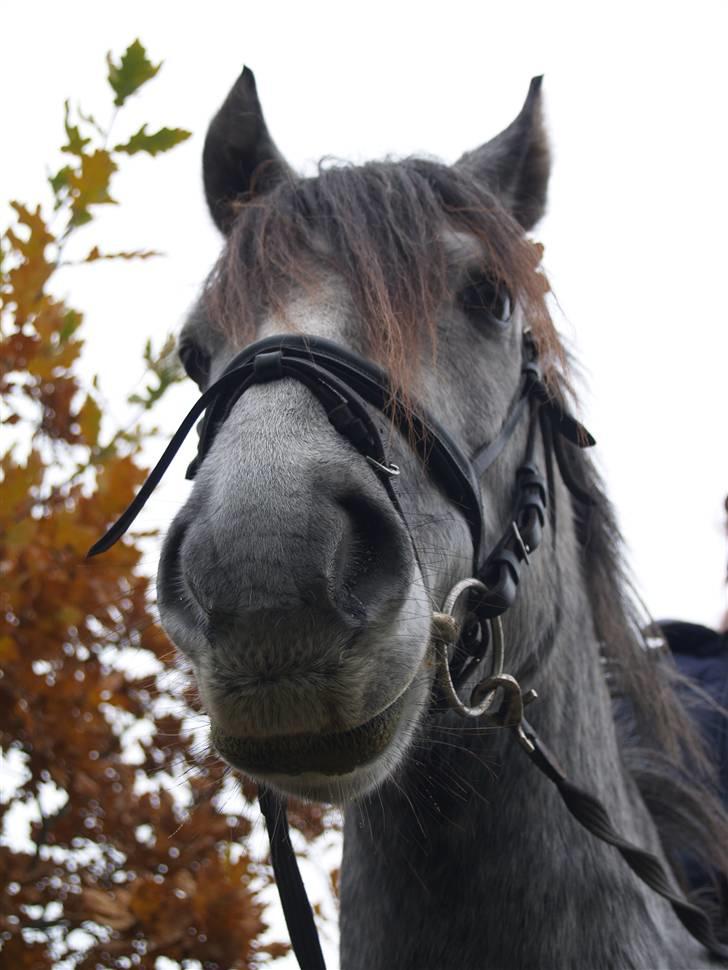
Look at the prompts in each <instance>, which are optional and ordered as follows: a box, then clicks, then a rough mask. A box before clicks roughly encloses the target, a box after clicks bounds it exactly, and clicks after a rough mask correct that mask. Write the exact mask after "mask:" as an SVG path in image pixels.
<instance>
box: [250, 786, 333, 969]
mask: <svg viewBox="0 0 728 970" xmlns="http://www.w3.org/2000/svg"><path fill="white" fill-rule="evenodd" d="M258 801H259V802H260V808H261V811H262V812H263V815H264V816H265V825H266V828H267V829H268V838H269V839H270V856H271V861H272V863H273V873H274V875H275V877H276V885H277V886H278V894H279V896H280V897H281V905H282V906H283V915H284V916H285V918H286V926H287V927H288V935H289V936H290V938H291V945H292V947H293V952H294V953H295V954H296V959H297V960H298V965H299V966H300V968H301V970H326V962H325V961H324V955H323V953H322V952H321V944H320V942H319V938H318V932H317V931H316V923H315V922H314V918H313V910H312V909H311V904H310V903H309V901H308V896H307V895H306V887H305V886H304V885H303V879H301V873H300V872H299V870H298V862H297V861H296V853H295V852H294V851H293V846H292V845H291V836H290V833H289V831H288V813H287V811H286V803H285V801H283V799H281V798H279V797H278V795H275V794H274V793H273V792H272V791H271V790H270V788H265V787H264V786H263V785H259V786H258Z"/></svg>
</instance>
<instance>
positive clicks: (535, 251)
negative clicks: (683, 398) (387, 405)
mask: <svg viewBox="0 0 728 970" xmlns="http://www.w3.org/2000/svg"><path fill="white" fill-rule="evenodd" d="M449 230H451V231H455V232H457V233H467V234H469V235H470V236H472V237H474V238H475V239H476V241H477V243H478V245H479V247H480V250H481V252H482V264H481V265H480V266H479V268H480V269H481V270H482V271H484V272H487V273H488V274H489V275H490V276H491V277H492V278H493V279H494V280H495V281H497V282H498V283H500V284H503V285H504V286H505V287H506V288H507V290H508V291H509V292H510V293H511V294H512V295H513V296H514V297H515V299H516V300H517V301H518V303H519V305H520V306H521V308H522V310H523V313H524V316H525V321H526V323H527V325H529V326H530V327H531V329H532V331H533V334H534V337H535V339H536V341H537V343H538V345H539V348H540V351H541V356H542V359H543V360H544V362H545V364H546V369H547V373H548V377H549V380H550V382H551V383H552V385H553V387H554V389H555V390H556V389H557V388H558V387H559V386H560V385H561V384H562V383H563V375H564V373H565V370H566V368H565V355H564V352H563V349H562V346H561V343H560V341H559V338H558V335H557V333H556V329H555V327H554V325H553V322H552V320H551V316H550V314H549V310H548V307H547V304H546V294H547V292H548V284H547V282H546V278H545V276H544V274H543V272H542V271H541V270H540V268H539V263H540V258H541V252H542V250H541V247H540V246H537V245H535V244H534V243H532V242H531V241H530V240H528V239H527V238H526V237H525V236H524V234H523V230H522V229H521V228H520V227H519V225H518V224H517V222H516V221H515V220H514V219H513V218H512V217H511V216H510V215H509V213H508V212H507V210H506V209H505V208H504V207H503V206H502V205H501V203H500V202H499V201H498V199H497V198H496V197H495V196H494V195H493V194H492V193H491V192H490V191H488V189H487V188H486V187H485V186H483V185H482V184H480V183H479V182H478V181H477V180H475V179H474V178H473V177H472V175H470V174H468V173H467V172H465V171H461V170H458V169H457V168H451V167H448V166H445V165H442V164H438V163H436V162H433V161H428V160H423V159H414V158H413V159H406V160H403V161H399V162H391V161H384V162H372V163H368V164H366V165H362V166H347V165H341V166H336V167H325V166H323V165H322V166H320V168H319V172H318V175H317V176H316V177H314V178H307V179H297V180H289V181H283V182H281V183H279V184H278V185H277V186H276V187H275V188H274V189H272V190H271V191H269V192H268V193H266V194H263V195H260V196H255V195H253V196H251V197H250V198H249V199H247V200H243V201H242V202H241V203H240V204H239V206H238V214H237V217H236V219H235V222H234V224H233V227H232V230H231V234H230V236H229V239H228V242H227V245H226V247H225V249H224V250H223V253H222V255H221V257H220V260H219V261H218V263H217V265H216V267H215V268H214V270H213V272H212V274H211V276H210V278H209V281H208V287H207V291H206V304H207V311H208V313H209V316H210V318H211V322H212V323H213V325H214V326H216V327H218V328H220V329H221V330H222V331H223V332H224V333H225V334H226V336H227V337H228V338H233V339H234V340H235V341H236V342H237V343H240V344H244V343H246V342H248V341H249V340H251V339H252V338H253V335H254V332H255V326H256V320H257V319H258V317H259V315H260V314H261V312H263V311H267V312H272V313H273V314H274V315H275V316H276V317H278V318H279V319H280V320H281V323H282V325H283V326H285V325H286V303H287V300H288V298H289V295H290V289H291V287H295V288H300V289H302V290H303V291H305V292H308V293H312V292H315V291H316V290H317V287H318V285H319V282H320V279H321V274H322V270H324V271H325V270H328V271H332V272H334V273H336V274H337V275H338V276H339V277H341V279H342V280H343V281H344V283H345V284H346V286H347V287H348V289H349V292H350V295H351V299H352V302H353V305H354V309H355V311H356V313H357V315H358V317H359V319H360V320H361V324H362V328H363V331H364V338H365V345H366V347H365V349H366V352H367V353H368V354H369V355H370V356H371V357H372V358H373V359H374V360H376V361H377V362H378V363H379V364H381V365H382V366H383V367H384V368H385V369H386V370H387V371H388V373H389V374H390V377H391V379H392V383H393V386H394V387H395V388H396V389H397V390H398V391H399V392H400V393H402V394H403V396H404V397H405V399H407V398H408V397H410V396H411V395H412V394H413V393H414V392H415V391H416V379H417V373H418V366H417V362H418V360H419V359H420V352H421V351H423V350H424V351H425V352H429V353H430V354H434V353H435V352H436V348H437V315H438V310H439V309H440V308H441V306H442V303H443V301H444V300H446V299H447V298H448V297H452V296H453V294H452V292H451V286H452V277H451V275H450V274H449V273H448V262H449V257H448V249H447V245H446V235H447V233H448V231H449ZM558 375H561V377H559V376H558Z"/></svg>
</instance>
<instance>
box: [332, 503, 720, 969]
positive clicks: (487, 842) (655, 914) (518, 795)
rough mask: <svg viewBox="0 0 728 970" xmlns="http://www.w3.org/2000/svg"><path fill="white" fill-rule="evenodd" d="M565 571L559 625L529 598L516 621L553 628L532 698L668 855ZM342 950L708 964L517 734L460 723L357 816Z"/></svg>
mask: <svg viewBox="0 0 728 970" xmlns="http://www.w3.org/2000/svg"><path fill="white" fill-rule="evenodd" d="M562 518H563V517H562ZM563 542H566V543H567V544H568V542H569V539H568V536H567V537H566V538H565V539H560V544H561V543H563ZM561 561H562V566H561V573H562V574H561V575H560V576H557V578H556V582H555V583H554V589H556V587H558V589H560V590H561V593H556V594H555V600H554V602H555V607H554V611H553V613H552V615H551V622H550V623H549V624H546V625H543V624H542V620H543V615H542V616H541V617H539V618H538V624H536V623H535V622H534V619H533V616H532V615H531V614H529V610H528V606H527V602H526V601H527V596H526V597H524V596H523V593H524V592H527V591H523V590H522V592H521V599H522V602H521V604H520V605H519V608H518V612H514V615H513V617H510V618H509V621H508V623H507V624H506V636H507V637H508V633H509V628H510V632H511V634H512V635H519V636H520V635H523V634H524V631H525V630H527V629H528V628H529V626H530V627H531V628H532V629H531V636H533V637H537V636H538V632H537V629H536V628H535V627H536V625H538V626H541V628H542V629H544V628H550V635H549V637H548V638H547V639H548V642H546V641H542V642H540V643H539V644H538V646H539V651H538V652H539V654H540V656H541V657H542V658H545V659H543V660H542V662H541V663H540V665H539V666H538V667H537V669H536V671H535V672H534V676H533V682H532V683H531V682H528V683H526V684H525V685H524V686H527V687H530V686H533V687H536V688H537V689H538V693H539V697H540V699H539V700H538V701H537V702H536V703H534V705H533V706H532V707H530V708H529V720H530V721H531V722H532V723H533V725H534V727H535V728H536V730H537V731H538V732H539V734H540V735H541V737H542V738H543V740H544V741H545V742H546V743H547V744H548V745H549V747H551V748H552V750H554V752H555V754H556V755H557V757H558V758H559V760H560V761H561V763H562V765H563V767H564V768H565V770H566V772H567V774H568V776H569V777H571V778H573V779H574V780H575V781H576V782H577V783H579V784H581V785H582V786H584V787H587V788H589V789H590V790H591V791H593V792H594V794H596V795H597V796H598V797H599V798H601V799H602V800H603V801H604V803H605V805H607V806H608V810H609V812H610V815H611V817H612V818H613V820H614V822H615V824H616V825H617V827H618V828H619V829H620V831H621V832H622V833H623V835H624V836H625V837H626V838H628V839H631V840H632V841H635V842H637V844H639V845H641V846H642V847H644V848H646V849H648V850H650V851H652V852H655V853H656V854H658V855H659V854H661V850H660V846H659V839H658V836H657V832H656V830H655V827H654V824H653V822H652V819H651V818H650V816H649V814H648V813H647V811H646V809H645V807H644V805H643V803H642V801H641V799H640V796H639V794H638V792H637V790H636V788H635V786H634V783H633V782H632V780H631V778H630V777H629V775H628V774H627V773H626V771H625V770H624V769H623V767H622V764H621V760H620V756H619V750H618V744H617V738H616V735H615V729H614V720H613V716H612V709H611V701H610V697H609V694H608V690H607V686H606V683H605V678H604V674H603V670H602V665H601V661H600V653H599V645H598V642H597V638H596V636H595V634H594V632H593V621H592V616H591V610H590V606H589V602H588V599H587V596H586V593H585V591H584V588H583V584H582V581H581V579H580V571H579V570H578V568H576V566H575V560H574V559H573V557H572V560H571V561H569V560H568V559H567V561H566V565H565V566H564V564H563V562H564V560H563V550H562V558H561ZM529 617H530V619H529ZM532 642H533V643H535V642H536V641H535V640H532ZM341 951H342V970H363V968H367V970H374V968H385V967H398V968H399V970H423V968H425V967H427V968H437V970H449V968H453V970H454V968H456V967H457V968H458V970H464V968H473V970H474V968H479V970H485V968H493V970H500V968H504V967H507V968H508V970H519V968H526V967H528V968H533V967H544V968H546V967H548V968H550V967H556V966H558V967H560V968H566V970H568V968H574V970H576V968H579V970H583V968H584V967H589V968H590V970H602V968H603V970H607V968H609V970H612V968H614V967H620V968H621V967H625V968H627V967H629V968H632V967H635V968H644V970H648V968H649V970H654V967H656V966H661V967H673V966H674V967H678V966H680V967H684V966H687V965H690V966H691V967H699V966H701V965H702V964H701V958H700V956H699V954H700V950H699V948H697V949H696V947H695V946H694V945H693V943H692V941H691V940H690V938H688V937H686V935H685V933H684V931H683V930H682V928H681V927H680V926H679V924H677V921H676V920H675V918H674V916H673V914H672V911H671V910H670V909H669V907H668V906H667V904H665V903H663V901H662V900H660V899H659V898H658V897H656V896H654V894H651V893H650V892H649V890H647V889H645V888H644V887H643V886H642V884H641V883H640V882H639V881H638V880H637V879H636V877H635V876H634V875H633V874H632V873H631V872H630V870H629V869H628V868H627V866H626V865H625V863H624V862H623V861H622V859H621V858H620V857H619V856H618V854H617V853H616V851H615V850H614V849H613V848H611V847H609V846H606V845H604V844H603V843H600V842H598V841H597V840H595V839H594V838H593V837H592V836H591V835H589V834H588V833H586V832H585V831H584V830H583V829H581V828H580V826H579V825H578V823H576V822H575V821H574V820H573V819H572V817H571V816H570V815H569V813H568V812H567V810H566V808H565V806H564V805H563V803H562V802H561V799H560V797H559V795H558V792H557V791H556V789H555V788H554V787H553V785H552V784H551V783H550V782H549V781H548V780H547V779H545V778H544V777H543V776H542V775H541V774H540V773H539V772H538V771H537V769H536V768H535V767H534V766H533V765H532V764H531V763H530V761H529V760H528V758H527V757H526V756H525V755H524V754H523V752H522V751H521V750H520V749H519V747H518V745H517V743H516V741H515V738H513V737H512V736H511V734H510V732H507V731H506V730H499V731H497V732H493V731H482V730H477V729H474V728H473V727H470V726H463V722H462V721H460V720H459V719H456V717H455V715H452V714H448V715H443V716H441V717H439V718H438V719H436V720H435V719H430V720H428V721H427V722H426V723H425V725H424V726H423V728H422V731H421V739H420V742H419V743H418V744H416V745H415V746H414V747H413V750H412V752H411V754H410V757H409V760H408V762H407V764H406V766H405V767H404V768H403V769H402V771H401V772H400V774H399V775H398V776H397V777H396V778H395V779H394V780H392V781H390V782H389V783H388V784H386V785H385V786H384V787H383V788H382V789H380V790H379V791H378V792H377V793H376V794H375V795H374V796H373V797H371V798H370V799H368V800H367V802H366V803H364V804H361V805H358V806H352V807H350V808H349V809H348V810H347V813H346V817H345V838H344V861H343V865H342V901H341ZM686 961H687V962H686Z"/></svg>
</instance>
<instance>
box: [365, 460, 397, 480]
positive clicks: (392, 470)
mask: <svg viewBox="0 0 728 970" xmlns="http://www.w3.org/2000/svg"><path fill="white" fill-rule="evenodd" d="M364 457H365V458H366V460H367V461H368V462H369V464H370V465H373V466H374V468H378V469H379V471H380V472H383V473H384V474H385V475H389V477H390V478H397V476H398V475H399V465H395V464H394V462H391V461H388V462H387V463H386V464H383V463H382V462H381V461H377V460H376V458H372V456H371V455H365V456H364Z"/></svg>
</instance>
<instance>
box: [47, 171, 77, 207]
mask: <svg viewBox="0 0 728 970" xmlns="http://www.w3.org/2000/svg"><path fill="white" fill-rule="evenodd" d="M72 173H73V169H72V168H71V166H70V165H64V166H63V168H61V169H59V170H58V171H57V172H56V174H55V175H51V176H49V178H48V181H49V182H50V183H51V188H52V189H53V194H54V195H55V197H56V206H55V207H56V209H57V208H58V206H59V205H61V204H62V201H63V200H62V199H61V197H60V196H61V192H62V191H63V190H64V189H68V186H69V180H70V176H71V175H72Z"/></svg>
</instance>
